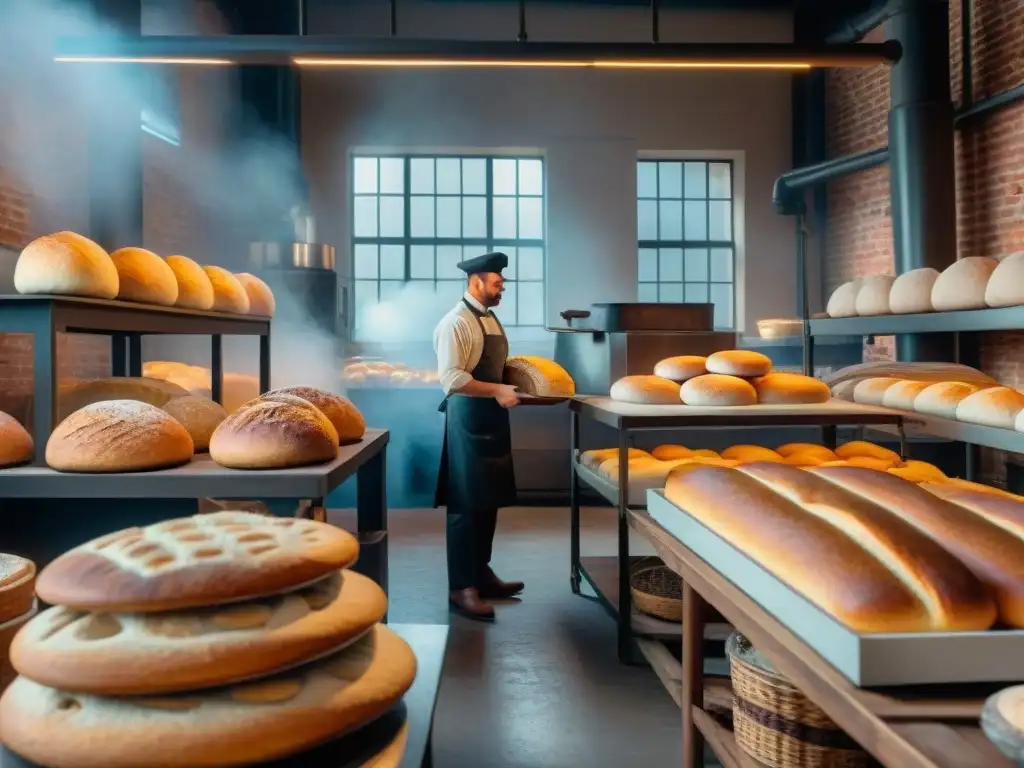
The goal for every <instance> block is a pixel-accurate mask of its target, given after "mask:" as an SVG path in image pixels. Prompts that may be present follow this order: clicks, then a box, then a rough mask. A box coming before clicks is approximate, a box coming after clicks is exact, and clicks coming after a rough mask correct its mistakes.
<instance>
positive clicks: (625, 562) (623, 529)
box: [618, 430, 633, 664]
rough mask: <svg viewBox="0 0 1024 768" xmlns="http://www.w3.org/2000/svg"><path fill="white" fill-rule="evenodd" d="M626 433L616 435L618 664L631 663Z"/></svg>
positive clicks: (631, 601)
mask: <svg viewBox="0 0 1024 768" xmlns="http://www.w3.org/2000/svg"><path fill="white" fill-rule="evenodd" d="M628 456H629V432H628V431H627V430H620V431H619V504H618V511H619V520H618V522H619V536H618V545H619V546H618V564H619V610H618V641H619V661H620V662H621V663H622V664H630V663H632V657H633V600H632V595H631V593H630V591H629V579H630V575H631V574H630V572H631V570H632V569H631V567H630V566H631V565H632V564H631V563H630V561H629V462H628V461H627V458H628Z"/></svg>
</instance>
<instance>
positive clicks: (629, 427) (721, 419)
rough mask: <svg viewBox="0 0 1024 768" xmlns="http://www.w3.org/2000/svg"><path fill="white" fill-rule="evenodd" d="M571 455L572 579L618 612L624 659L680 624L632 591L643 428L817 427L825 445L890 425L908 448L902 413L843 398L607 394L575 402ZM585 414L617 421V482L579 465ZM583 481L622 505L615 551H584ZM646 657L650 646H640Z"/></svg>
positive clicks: (673, 636) (675, 632) (676, 634)
mask: <svg viewBox="0 0 1024 768" xmlns="http://www.w3.org/2000/svg"><path fill="white" fill-rule="evenodd" d="M569 409H570V430H571V432H570V453H571V456H572V470H571V472H572V477H571V478H570V486H569V510H570V583H571V586H572V591H573V593H574V594H577V595H580V594H582V593H581V591H580V587H581V585H582V582H583V580H584V579H585V580H586V581H587V582H588V583H589V584H590V586H591V588H592V589H593V590H594V592H595V593H596V598H594V599H596V600H597V601H598V602H599V603H600V604H601V605H602V606H603V607H604V609H605V610H606V611H607V612H608V613H609V614H610V615H611V616H613V617H614V618H615V620H616V623H617V625H618V654H619V660H620V661H621V662H623V663H631V662H632V661H633V658H634V656H633V645H634V642H635V641H637V640H639V641H641V643H642V642H643V641H645V640H654V641H657V640H674V641H678V640H679V639H680V636H681V635H680V627H679V625H678V624H675V623H672V622H667V621H660V620H658V619H655V618H652V617H650V616H646V615H643V614H640V613H638V612H637V611H636V610H635V609H634V608H633V605H632V599H631V595H630V575H631V572H630V571H631V569H630V565H631V556H630V551H629V527H630V516H629V510H630V509H631V508H635V507H632V506H631V505H630V503H629V501H630V496H629V472H628V466H629V465H628V462H627V460H626V459H627V456H628V450H629V445H630V440H631V437H632V436H633V435H634V434H635V433H636V432H644V431H680V430H689V429H722V428H733V429H736V428H767V427H784V426H786V427H820V428H821V430H822V443H823V444H824V445H827V446H830V447H833V448H834V447H835V445H836V430H837V428H838V427H840V426H856V427H864V426H889V427H891V428H894V429H895V430H896V431H897V433H898V434H899V436H900V448H901V452H904V451H905V440H904V436H903V427H902V420H903V416H902V414H900V413H898V412H896V411H892V410H888V409H885V408H872V407H868V406H863V405H856V404H854V403H847V402H844V401H839V400H831V401H829V402H828V403H823V404H821V405H808V406H768V405H765V406H759V405H753V406H745V407H737V408H695V407H691V406H684V405H679V406H674V405H669V406H636V405H628V404H624V403H616V402H614V401H612V400H611V399H610V398H607V397H585V398H577V399H574V400H571V401H570V403H569ZM580 419H591V420H593V421H596V422H598V423H600V424H604V425H606V426H609V427H612V428H613V429H615V430H616V432H617V433H618V446H617V447H618V450H619V478H618V483H617V484H614V485H613V484H612V483H605V482H601V481H597V482H594V479H593V473H581V472H580V471H579V470H578V461H577V458H578V454H579V453H580ZM581 484H586V485H588V486H590V487H592V488H594V490H596V491H597V492H598V493H599V494H601V495H602V496H603V497H604V498H606V499H607V500H608V501H609V502H610V503H611V504H612V505H614V506H615V507H616V508H617V510H618V547H617V552H616V555H615V556H614V557H596V558H591V557H586V558H584V557H581V556H580V488H581ZM641 650H643V651H644V653H645V655H647V650H646V649H645V648H644V647H643V646H641Z"/></svg>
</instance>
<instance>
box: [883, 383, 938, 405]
mask: <svg viewBox="0 0 1024 768" xmlns="http://www.w3.org/2000/svg"><path fill="white" fill-rule="evenodd" d="M930 386H931V384H929V382H927V381H900V382H897V383H895V384H893V385H892V386H891V387H888V388H886V390H885V392H884V393H882V405H883V406H885V407H886V408H895V409H896V410H898V411H913V410H915V408H914V403H915V402H916V401H917V396H918V395H920V394H921V393H922V392H924V391H925V390H926V389H928V387H930Z"/></svg>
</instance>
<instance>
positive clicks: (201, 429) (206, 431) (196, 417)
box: [163, 395, 228, 453]
mask: <svg viewBox="0 0 1024 768" xmlns="http://www.w3.org/2000/svg"><path fill="white" fill-rule="evenodd" d="M163 410H164V412H165V413H167V414H169V415H171V416H173V417H174V419H175V420H176V421H177V422H178V423H179V424H181V426H183V427H184V428H185V431H187V432H188V434H189V437H191V438H192V447H193V449H194V450H195V452H196V453H205V452H206V451H207V450H209V448H210V438H211V437H212V436H213V433H214V432H215V431H216V429H217V427H219V426H220V423H221V422H222V421H224V419H226V418H227V417H228V412H227V411H226V410H224V407H223V406H221V405H219V404H217V403H215V402H213V400H211V399H210V398H208V397H199V396H197V395H186V396H185V397H176V398H174V399H173V400H168V401H167V404H166V405H164V407H163Z"/></svg>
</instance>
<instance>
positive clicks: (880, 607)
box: [665, 463, 996, 633]
mask: <svg viewBox="0 0 1024 768" xmlns="http://www.w3.org/2000/svg"><path fill="white" fill-rule="evenodd" d="M846 474H850V475H853V476H867V478H868V480H867V482H868V484H870V482H871V480H872V479H875V478H878V479H881V480H884V481H889V482H890V483H892V484H898V485H900V486H905V487H906V488H908V489H910V490H913V491H917V486H915V485H912V484H910V483H907V482H905V481H903V480H900V479H899V478H896V477H892V476H890V475H887V474H884V473H879V472H872V471H869V470H863V469H857V468H853V467H836V468H832V469H829V470H824V469H821V468H811V469H798V468H796V467H790V466H786V465H784V464H769V463H754V464H746V465H742V466H740V467H737V468H735V469H723V468H718V467H698V468H695V469H692V470H690V471H686V468H681V469H677V470H676V471H675V472H673V473H672V476H671V477H670V478H669V481H668V484H667V486H666V489H665V495H666V497H667V498H668V499H669V500H671V501H672V502H673V503H675V504H677V505H678V506H679V507H680V508H681V509H685V510H686V512H687V513H688V514H690V515H692V516H693V517H695V518H696V519H697V520H699V521H700V522H701V523H702V524H703V525H705V526H707V527H708V528H709V529H711V530H712V531H714V532H715V533H716V534H718V535H719V536H721V537H722V538H724V539H725V540H726V541H728V542H730V543H731V544H732V545H733V546H734V547H736V548H738V549H739V550H740V551H742V552H743V553H744V554H746V555H747V556H748V557H750V558H752V559H753V560H754V561H755V562H757V563H759V564H760V565H761V566H762V567H763V568H765V569H766V570H768V571H769V572H771V573H772V574H773V575H775V576H776V577H777V578H779V579H780V580H781V581H783V582H785V583H786V584H788V585H789V586H790V587H791V588H792V589H793V590H795V591H797V592H799V593H801V594H802V595H803V596H804V597H806V598H807V599H808V600H810V601H811V602H812V603H814V604H815V605H816V606H818V607H819V608H820V609H822V610H823V611H825V612H827V613H829V614H831V615H832V616H834V617H835V618H836V619H837V620H839V621H841V622H842V623H844V624H846V625H847V626H848V627H849V628H850V629H852V630H853V631H855V632H859V633H877V632H886V633H889V632H894V633H895V632H930V631H931V632H938V631H957V630H983V629H987V628H988V627H990V626H991V625H992V623H993V622H994V620H995V618H996V610H995V605H994V604H993V602H992V598H991V597H990V596H989V594H988V591H987V590H986V588H985V587H984V585H983V584H982V583H981V582H980V581H979V580H978V579H977V578H975V577H974V576H973V575H972V574H971V572H970V571H969V570H968V569H967V568H966V567H965V566H964V565H963V564H961V563H960V562H959V561H958V560H957V558H956V557H954V556H953V555H951V554H949V553H948V552H946V551H945V550H944V549H943V547H942V546H940V545H939V544H937V543H935V542H934V541H932V540H931V537H930V536H928V535H926V534H924V533H922V532H921V531H919V530H916V528H915V526H913V525H911V524H910V522H909V521H907V520H904V519H902V518H901V516H900V514H898V513H896V514H894V513H893V512H892V511H889V509H887V508H886V507H887V505H883V504H877V505H876V504H875V503H871V501H870V500H868V499H864V498H860V497H858V496H857V495H856V494H855V493H852V492H850V491H848V490H845V489H844V488H840V487H837V486H836V485H835V484H833V483H832V482H830V479H831V478H833V477H835V476H840V475H846ZM920 493H922V494H923V495H924V496H928V494H927V493H926V492H924V491H921V492H920Z"/></svg>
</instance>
